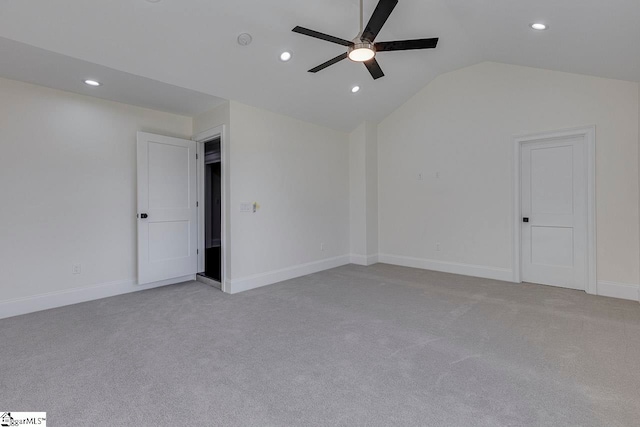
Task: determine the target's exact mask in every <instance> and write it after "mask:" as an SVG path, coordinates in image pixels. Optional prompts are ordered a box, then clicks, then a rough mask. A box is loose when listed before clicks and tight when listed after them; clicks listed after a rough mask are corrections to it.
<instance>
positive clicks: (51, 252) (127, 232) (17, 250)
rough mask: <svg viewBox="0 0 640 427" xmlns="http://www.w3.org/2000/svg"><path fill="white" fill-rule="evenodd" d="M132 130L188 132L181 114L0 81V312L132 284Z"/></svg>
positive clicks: (186, 134)
mask: <svg viewBox="0 0 640 427" xmlns="http://www.w3.org/2000/svg"><path fill="white" fill-rule="evenodd" d="M139 130H142V131H149V132H156V133H162V134H167V135H173V136H179V137H190V136H191V119H190V118H187V117H181V116H176V115H172V114H166V113H161V112H157V111H152V110H147V109H143V108H138V107H132V106H128V105H124V104H119V103H115V102H110V101H104V100H99V99H96V98H91V97H86V96H82V95H76V94H71V93H68V92H62V91H57V90H53V89H48V88H44V87H40V86H34V85H30V84H26V83H22V82H17V81H13V80H6V79H0V199H1V208H0V311H1V310H2V308H3V307H4V308H5V309H8V308H9V305H10V304H9V305H6V304H4V305H3V303H6V302H7V301H14V300H15V299H21V298H29V297H33V296H36V295H41V294H46V293H56V292H60V291H66V290H71V289H81V288H90V287H93V286H95V285H103V284H113V285H117V286H119V287H120V288H122V287H125V288H127V287H128V288H130V289H134V288H135V286H134V285H133V282H134V281H135V277H136V264H137V263H136V131H139ZM74 263H79V264H81V267H82V271H81V274H79V275H73V274H72V265H73V264H74Z"/></svg>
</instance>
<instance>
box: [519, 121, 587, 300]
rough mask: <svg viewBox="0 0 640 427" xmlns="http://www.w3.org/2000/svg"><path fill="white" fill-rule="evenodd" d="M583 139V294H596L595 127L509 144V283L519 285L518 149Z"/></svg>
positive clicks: (524, 137)
mask: <svg viewBox="0 0 640 427" xmlns="http://www.w3.org/2000/svg"><path fill="white" fill-rule="evenodd" d="M571 137H584V140H585V143H586V144H587V147H586V148H587V149H586V151H587V158H586V159H585V160H586V165H587V239H586V242H587V265H586V269H587V271H586V278H587V283H586V286H585V291H586V292H587V293H588V294H592V295H597V294H598V284H597V271H596V254H597V252H596V127H595V126H584V127H579V128H573V129H565V130H559V131H551V132H540V133H533V134H526V135H516V136H514V141H513V209H512V211H513V217H512V230H511V231H512V235H513V248H512V263H511V265H513V281H514V282H515V283H521V282H522V272H521V268H520V266H521V262H522V259H521V254H520V252H521V242H522V227H521V226H520V221H521V219H522V212H521V209H522V199H521V194H520V191H521V181H522V176H521V170H520V169H521V168H520V162H521V151H522V146H523V145H524V144H526V143H530V142H555V141H556V140H557V139H559V138H571Z"/></svg>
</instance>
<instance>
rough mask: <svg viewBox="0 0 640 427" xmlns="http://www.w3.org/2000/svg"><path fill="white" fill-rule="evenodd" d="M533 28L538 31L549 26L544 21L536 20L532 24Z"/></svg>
mask: <svg viewBox="0 0 640 427" xmlns="http://www.w3.org/2000/svg"><path fill="white" fill-rule="evenodd" d="M531 28H533V29H534V30H536V31H544V30H546V29H547V26H546V25H545V24H543V23H542V22H536V23H533V24H531Z"/></svg>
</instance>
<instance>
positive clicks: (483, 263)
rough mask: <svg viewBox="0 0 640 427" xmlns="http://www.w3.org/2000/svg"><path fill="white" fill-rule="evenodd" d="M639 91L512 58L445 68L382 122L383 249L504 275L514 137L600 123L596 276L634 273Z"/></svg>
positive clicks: (634, 280)
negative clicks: (506, 61)
mask: <svg viewBox="0 0 640 427" xmlns="http://www.w3.org/2000/svg"><path fill="white" fill-rule="evenodd" d="M638 102H639V97H638V84H637V83H629V82H623V81H615V80H607V79H601V78H595V77H589V76H581V75H574V74H567V73H560V72H554V71H547V70H540V69H533V68H526V67H519V66H512V65H505V64H497V63H482V64H478V65H475V66H472V67H468V68H465V69H461V70H458V71H455V72H452V73H449V74H445V75H442V76H440V77H438V78H437V79H435V80H434V81H433V82H432V83H431V84H429V85H428V86H427V87H425V88H424V89H423V90H422V91H421V92H419V93H418V94H417V95H416V96H415V97H413V98H412V99H411V100H410V101H408V102H407V103H406V104H404V105H403V106H402V107H400V108H399V109H398V110H396V111H395V112H394V113H393V114H391V115H390V116H389V117H387V118H386V119H385V120H384V121H383V122H381V123H380V125H379V135H378V138H379V141H378V143H379V197H380V252H381V253H383V254H387V255H392V256H387V257H382V258H383V259H386V260H387V261H393V262H400V263H402V262H404V263H408V264H412V263H413V264H415V265H423V266H429V267H431V268H435V269H442V270H447V269H454V270H458V271H461V269H462V270H465V269H466V270H465V271H466V272H468V273H469V274H476V275H485V276H488V277H501V278H505V279H508V278H509V277H510V274H511V273H510V272H511V268H512V266H511V244H512V243H511V242H512V231H511V220H512V216H511V215H512V153H513V149H512V145H513V136H514V135H515V134H522V133H534V132H541V131H551V130H558V129H564V128H571V127H578V126H585V125H596V126H597V136H596V139H597V141H596V145H597V148H596V169H597V171H596V175H597V176H596V186H597V190H596V191H597V195H596V197H597V240H598V251H597V265H598V279H599V280H600V281H608V282H615V283H621V284H638V283H639V282H640V278H639V275H640V273H639V267H638V266H639V263H638V260H639V259H640V248H639V239H638V235H639V224H640V221H639V215H638V205H639V203H638V202H639V200H638V194H639V193H638V163H639V162H638V154H639V153H638V132H639V130H638V129H639V125H638V121H639V112H638ZM436 172H439V174H440V178H439V179H436ZM418 173H423V174H424V180H422V181H419V180H418V179H417V174H418ZM437 242H439V243H440V245H441V250H440V251H436V243H437ZM451 263H457V264H451ZM458 264H461V265H458Z"/></svg>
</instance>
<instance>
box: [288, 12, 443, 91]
mask: <svg viewBox="0 0 640 427" xmlns="http://www.w3.org/2000/svg"><path fill="white" fill-rule="evenodd" d="M397 4H398V0H380V1H379V2H378V5H377V6H376V9H375V10H374V11H373V15H371V19H369V23H368V24H367V26H366V27H364V28H363V25H362V24H363V5H362V0H360V32H359V33H358V35H357V36H356V38H355V39H354V40H353V41H349V40H344V39H341V38H339V37H334V36H330V35H328V34H324V33H320V32H318V31H314V30H310V29H308V28H304V27H300V26H297V27H295V28H294V29H293V30H292V31H293V32H294V33H298V34H303V35H305V36H309V37H314V38H316V39H320V40H325V41H328V42H331V43H335V44H339V45H342V46H346V47H347V51H346V52H344V53H343V54H341V55H338V56H336V57H335V58H332V59H330V60H328V61H327V62H325V63H323V64H320V65H318V66H317V67H314V68H312V69H310V70H309V72H310V73H317V72H318V71H321V70H324V69H325V68H327V67H329V66H331V65H333V64H337V63H338V62H340V61H342V60H343V59H347V58H349V59H350V60H351V61H354V62H362V63H363V64H364V65H365V67H367V70H369V73H370V74H371V77H373V79H374V80H376V79H379V78H380V77H384V73H383V72H382V69H381V68H380V65H379V64H378V61H377V60H376V54H377V53H378V52H390V51H396V50H414V49H434V48H435V47H436V46H437V45H438V38H430V39H415V40H399V41H392V42H379V43H375V39H376V37H377V36H378V33H379V32H380V30H381V29H382V27H383V26H384V24H385V22H387V19H389V16H390V15H391V12H393V9H394V8H395V7H396V5H397Z"/></svg>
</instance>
